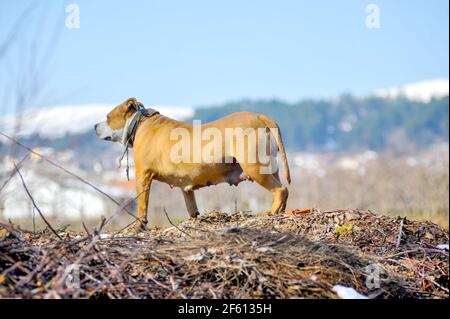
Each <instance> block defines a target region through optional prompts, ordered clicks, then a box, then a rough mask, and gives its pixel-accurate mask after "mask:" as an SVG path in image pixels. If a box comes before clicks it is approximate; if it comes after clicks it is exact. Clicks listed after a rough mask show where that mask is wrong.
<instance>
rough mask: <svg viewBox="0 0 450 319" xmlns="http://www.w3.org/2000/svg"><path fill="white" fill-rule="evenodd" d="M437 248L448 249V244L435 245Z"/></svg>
mask: <svg viewBox="0 0 450 319" xmlns="http://www.w3.org/2000/svg"><path fill="white" fill-rule="evenodd" d="M436 248H437V249H442V250H448V244H441V245H437V246H436Z"/></svg>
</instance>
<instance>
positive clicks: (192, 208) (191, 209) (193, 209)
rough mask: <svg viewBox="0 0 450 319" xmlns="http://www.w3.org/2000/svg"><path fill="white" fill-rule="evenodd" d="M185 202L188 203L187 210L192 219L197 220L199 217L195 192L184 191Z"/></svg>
mask: <svg viewBox="0 0 450 319" xmlns="http://www.w3.org/2000/svg"><path fill="white" fill-rule="evenodd" d="M183 196H184V201H185V202H186V208H187V211H188V213H189V216H190V217H191V218H196V217H197V216H198V215H199V212H198V208H197V202H196V201H195V194H194V191H185V190H183Z"/></svg>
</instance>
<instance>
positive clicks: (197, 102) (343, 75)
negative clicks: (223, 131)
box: [0, 0, 449, 110]
mask: <svg viewBox="0 0 450 319" xmlns="http://www.w3.org/2000/svg"><path fill="white" fill-rule="evenodd" d="M28 3H30V1H25V0H20V1H12V0H9V1H2V3H1V4H0V23H1V28H0V43H1V42H3V40H4V39H5V34H6V31H7V30H9V29H10V27H11V26H12V23H13V21H14V19H16V18H17V16H18V15H19V14H20V13H21V12H22V11H23V10H24V8H25V7H26V6H27V4H28ZM68 3H75V4H77V5H78V6H79V8H80V28H79V29H67V28H66V27H65V22H64V21H65V18H66V15H67V14H66V13H65V10H64V9H65V5H66V4H68ZM369 3H375V4H377V5H378V6H379V8H380V22H381V28H380V29H368V28H366V25H365V20H366V17H367V15H368V14H367V13H366V11H365V9H366V5H367V4H369ZM448 9H449V8H448V1H447V0H429V1H425V0H383V1H382V0H371V1H361V0H342V1H335V0H318V1H312V0H309V1H300V0H297V1H284V0H280V1H234V0H228V1H197V0H190V1H132V0H129V1H100V0H97V1H92V0H91V1H85V0H73V1H70V2H57V1H45V2H43V1H42V2H41V3H40V4H39V5H38V9H37V10H36V11H35V12H34V13H33V15H32V16H31V17H30V18H29V22H27V24H26V25H25V27H24V31H22V33H23V34H22V33H20V34H19V36H18V38H17V41H16V44H15V46H13V47H12V49H11V50H10V52H9V53H8V56H7V58H4V59H3V60H0V85H1V86H0V88H3V89H2V90H3V91H4V92H3V93H5V91H10V90H11V87H14V85H15V84H14V82H18V81H19V83H20V80H17V79H15V78H16V76H15V72H16V71H17V70H16V69H20V67H19V65H20V64H22V62H23V61H22V60H23V59H24V58H21V57H22V56H26V53H23V52H27V51H26V50H27V48H28V49H29V48H32V49H33V50H34V51H35V52H37V53H36V56H38V57H39V56H40V57H42V56H50V57H51V59H49V60H50V63H49V65H48V66H46V67H45V68H44V73H48V74H49V75H51V77H50V79H49V80H48V81H47V82H46V92H45V94H42V96H41V97H40V98H39V99H37V100H36V101H33V102H31V103H30V104H35V105H33V106H39V105H48V104H84V103H113V104H117V103H119V102H121V101H122V100H124V99H125V98H127V97H129V96H136V97H138V98H139V99H140V100H142V101H143V102H144V103H145V104H146V105H187V106H202V105H209V104H217V103H222V102H226V101H229V100H238V99H241V98H272V97H276V98H281V99H285V100H288V101H295V100H299V99H303V98H311V97H312V98H316V97H333V96H336V95H339V94H342V93H345V92H349V93H353V94H366V93H369V92H371V91H373V90H375V89H379V88H384V87H390V86H394V85H399V84H405V83H409V82H415V81H420V80H425V79H434V78H448V69H449V42H448V41H449V40H448V37H449V34H448V28H449V19H448ZM55 26H56V28H55ZM54 30H56V32H57V33H58V35H57V36H56V38H57V39H58V41H57V44H56V45H55V48H54V49H52V52H51V54H50V52H46V51H45V50H44V48H45V47H46V45H45V44H46V43H48V42H49V41H50V40H49V39H52V37H51V34H53V32H54ZM30 39H38V41H36V43H37V44H36V47H33V45H31V44H30V43H33V41H32V40H30ZM34 51H33V52H34ZM21 59H22V60H21ZM7 61H8V62H7ZM11 61H12V62H11ZM11 65H13V66H11ZM14 65H16V67H14ZM19 85H20V84H19ZM1 93H2V92H0V96H1ZM5 103H6V105H9V104H8V103H9V102H5ZM3 108H4V109H6V110H8V106H3ZM0 110H1V109H0Z"/></svg>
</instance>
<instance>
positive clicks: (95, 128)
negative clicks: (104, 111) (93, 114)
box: [94, 123, 98, 132]
mask: <svg viewBox="0 0 450 319" xmlns="http://www.w3.org/2000/svg"><path fill="white" fill-rule="evenodd" d="M97 126H98V123H97V124H95V125H94V130H95V131H96V132H97Z"/></svg>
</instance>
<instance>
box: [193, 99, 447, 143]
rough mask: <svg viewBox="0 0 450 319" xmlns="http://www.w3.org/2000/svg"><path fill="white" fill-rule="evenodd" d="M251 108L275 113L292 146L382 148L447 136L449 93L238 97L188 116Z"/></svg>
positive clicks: (208, 116)
mask: <svg viewBox="0 0 450 319" xmlns="http://www.w3.org/2000/svg"><path fill="white" fill-rule="evenodd" d="M239 111H251V112H257V113H262V114H265V115H268V116H270V117H272V118H273V119H275V120H276V121H277V122H278V124H279V125H280V127H281V129H282V133H283V136H284V140H285V145H286V147H287V148H288V149H291V150H293V149H295V150H319V151H320V150H342V151H346V150H353V149H367V148H370V149H374V150H382V149H385V148H388V147H391V146H394V147H400V148H401V147H403V146H406V145H409V146H411V147H419V148H421V147H425V146H427V145H429V144H432V143H434V142H438V141H448V137H449V118H448V116H449V98H448V95H447V96H446V97H442V98H432V99H431V100H430V101H429V102H421V101H415V100H411V99H407V98H404V97H401V96H400V97H397V98H383V97H377V96H371V97H366V98H356V97H352V96H350V95H345V96H341V97H340V98H338V99H335V100H332V101H327V100H307V101H301V102H298V103H286V102H283V101H281V100H276V99H274V100H243V101H238V102H230V103H226V104H223V105H221V106H218V107H204V108H200V109H196V111H195V113H194V115H193V117H192V118H193V119H200V120H202V121H203V122H209V121H213V120H215V119H218V118H220V117H222V116H225V115H227V114H230V113H233V112H239Z"/></svg>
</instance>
